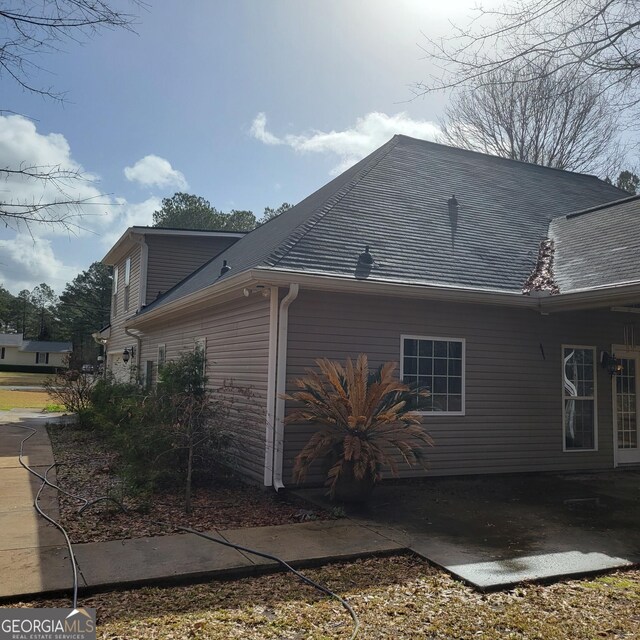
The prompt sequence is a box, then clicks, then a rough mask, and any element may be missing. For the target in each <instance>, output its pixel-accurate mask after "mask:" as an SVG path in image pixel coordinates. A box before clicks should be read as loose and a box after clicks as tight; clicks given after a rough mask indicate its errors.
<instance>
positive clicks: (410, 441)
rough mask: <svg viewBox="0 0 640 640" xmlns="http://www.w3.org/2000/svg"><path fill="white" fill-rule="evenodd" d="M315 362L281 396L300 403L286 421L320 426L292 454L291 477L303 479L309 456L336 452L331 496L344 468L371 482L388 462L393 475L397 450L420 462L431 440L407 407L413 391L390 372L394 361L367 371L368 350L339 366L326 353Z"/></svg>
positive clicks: (321, 456)
mask: <svg viewBox="0 0 640 640" xmlns="http://www.w3.org/2000/svg"><path fill="white" fill-rule="evenodd" d="M316 364H317V365H318V368H319V369H320V373H317V372H315V371H312V370H307V375H306V376H304V377H302V378H299V379H298V380H296V381H295V384H296V386H297V388H298V389H299V391H296V392H294V393H292V394H291V395H286V396H285V398H286V399H288V400H294V401H296V402H298V403H301V404H302V405H303V406H302V407H301V408H299V409H297V410H295V411H294V412H293V413H291V414H290V415H289V416H288V417H287V423H296V422H298V423H299V422H308V423H313V424H317V425H318V426H319V429H318V430H317V431H316V432H315V433H314V434H313V436H312V437H311V439H310V440H309V442H308V443H307V444H306V446H305V447H304V448H303V449H302V451H300V453H299V454H298V456H297V457H296V459H295V465H294V470H293V472H294V480H295V481H296V482H300V481H302V480H304V478H305V476H306V473H307V471H308V469H309V467H310V465H311V464H312V462H314V461H315V460H318V459H324V458H327V457H329V456H331V455H333V456H337V459H335V461H333V460H332V462H333V465H332V466H331V468H330V469H329V472H328V475H327V482H326V484H327V486H328V487H329V493H330V495H331V497H333V496H334V495H335V490H336V484H337V483H338V481H339V480H340V478H341V477H344V476H345V475H347V474H353V477H354V478H355V479H356V480H363V479H364V478H365V477H366V476H367V475H369V477H371V478H372V479H373V481H374V482H376V481H378V480H379V479H380V471H381V469H382V468H383V467H384V466H387V467H388V468H389V469H390V471H391V473H392V474H393V475H395V476H397V474H398V466H397V460H396V458H397V454H399V455H400V458H401V459H402V460H404V462H406V463H407V464H408V465H409V466H414V465H416V464H419V463H421V462H422V449H423V446H432V445H433V441H432V439H431V437H430V436H429V435H428V434H427V433H426V432H425V431H424V429H423V428H422V426H421V424H420V415H419V414H418V413H416V412H415V411H412V410H410V409H409V402H410V400H411V397H415V395H416V391H415V390H413V391H412V390H411V389H410V387H409V386H408V385H406V384H404V383H403V382H402V381H401V380H399V379H398V378H397V377H396V376H395V375H394V372H395V370H396V368H397V365H396V363H394V362H387V363H385V364H383V365H382V366H381V367H380V368H379V369H378V370H376V371H374V372H370V371H369V364H368V361H367V356H366V355H364V354H360V355H359V356H358V358H357V360H356V362H355V363H354V362H353V361H352V360H351V359H350V358H349V359H348V360H347V363H346V366H344V367H343V366H342V365H341V364H340V363H339V362H335V361H331V360H327V359H325V358H323V359H319V360H316ZM418 394H419V395H421V396H424V395H428V393H426V392H418Z"/></svg>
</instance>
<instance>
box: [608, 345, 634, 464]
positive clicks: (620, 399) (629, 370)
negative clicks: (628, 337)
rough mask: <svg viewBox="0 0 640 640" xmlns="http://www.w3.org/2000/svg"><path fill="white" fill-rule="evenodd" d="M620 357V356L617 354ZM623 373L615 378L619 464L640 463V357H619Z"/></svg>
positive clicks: (630, 355) (623, 354)
mask: <svg viewBox="0 0 640 640" xmlns="http://www.w3.org/2000/svg"><path fill="white" fill-rule="evenodd" d="M616 355H618V354H616ZM618 359H619V360H620V364H621V365H622V371H620V372H619V373H618V374H617V375H616V376H615V382H614V385H615V415H616V443H617V444H616V446H617V455H616V461H617V464H633V463H640V446H639V445H640V442H639V440H640V438H639V435H640V434H639V433H638V402H637V401H638V364H639V362H638V361H639V359H640V356H638V355H637V354H632V353H624V352H623V353H620V355H618Z"/></svg>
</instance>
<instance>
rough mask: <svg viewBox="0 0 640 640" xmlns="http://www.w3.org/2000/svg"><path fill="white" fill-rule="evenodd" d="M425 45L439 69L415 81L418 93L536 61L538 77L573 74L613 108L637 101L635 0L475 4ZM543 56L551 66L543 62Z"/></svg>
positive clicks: (477, 82)
mask: <svg viewBox="0 0 640 640" xmlns="http://www.w3.org/2000/svg"><path fill="white" fill-rule="evenodd" d="M425 51H426V53H427V55H428V56H430V58H431V59H432V60H433V61H434V63H435V64H436V66H437V67H438V68H439V69H440V72H441V75H440V76H439V77H437V76H432V77H431V78H429V79H427V80H426V81H424V82H420V83H418V84H417V85H416V86H415V92H416V94H418V95H420V94H424V93H426V92H430V91H434V90H439V89H447V88H454V87H470V86H482V85H485V84H488V83H490V82H492V80H491V76H492V74H494V73H495V72H497V71H500V70H503V69H505V68H507V67H508V68H510V69H513V68H514V65H515V68H516V70H519V71H524V70H525V69H527V68H529V65H530V64H531V63H538V64H539V71H538V76H537V77H538V79H540V78H544V77H548V76H549V75H556V74H560V73H562V72H563V71H571V72H573V73H580V74H582V75H583V76H584V77H589V78H591V79H594V80H596V81H597V82H598V83H599V85H600V86H601V87H602V89H603V90H606V92H607V94H608V95H609V99H610V100H615V102H616V104H617V105H618V106H621V107H632V106H635V105H637V104H638V102H640V93H639V92H638V73H639V70H640V2H639V0H515V1H513V2H511V3H509V4H508V5H505V6H503V7H502V8H501V9H497V10H496V9H492V10H488V9H482V8H480V9H478V10H477V13H476V16H475V19H474V20H472V22H471V23H470V24H469V25H466V26H463V27H461V26H454V33H453V35H452V36H449V37H446V38H441V39H439V40H434V39H428V44H427V46H426V47H425ZM550 57H552V58H553V60H554V62H555V64H554V66H553V67H552V68H549V67H548V66H547V65H546V64H545V62H546V61H547V60H549V58H550ZM522 81H523V82H525V81H526V82H528V81H529V80H522Z"/></svg>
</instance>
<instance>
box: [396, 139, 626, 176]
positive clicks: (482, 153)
mask: <svg viewBox="0 0 640 640" xmlns="http://www.w3.org/2000/svg"><path fill="white" fill-rule="evenodd" d="M395 135H396V137H399V138H406V139H407V140H416V141H417V142H424V143H426V144H433V145H435V146H437V147H444V148H445V149H453V150H454V151H462V152H464V153H473V154H475V155H478V156H485V157H487V158H493V159H495V160H502V161H503V162H516V163H518V164H524V165H528V166H530V167H539V168H540V169H550V170H551V171H560V172H561V173H570V174H572V175H575V176H583V177H585V178H591V179H593V180H598V181H599V182H604V180H603V179H602V178H599V177H598V176H596V175H594V174H593V173H582V172H581V171H572V170H571V169H561V168H560V167H550V166H548V165H546V164H538V163H536V162H529V161H528V160H518V159H517V158H505V157H504V156H498V155H496V154H494V153H488V152H486V151H476V150H475V149H464V148H463V147H454V146H453V145H450V144H444V143H443V142H435V141H433V140H425V139H424V138H414V137H413V136H408V135H406V134H404V133H396V134H395ZM611 186H614V187H615V185H611Z"/></svg>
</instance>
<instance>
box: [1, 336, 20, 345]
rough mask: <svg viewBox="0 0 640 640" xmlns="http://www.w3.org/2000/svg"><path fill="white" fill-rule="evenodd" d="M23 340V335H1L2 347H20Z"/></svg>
mask: <svg viewBox="0 0 640 640" xmlns="http://www.w3.org/2000/svg"><path fill="white" fill-rule="evenodd" d="M22 340H23V337H22V334H21V333H0V347H19V346H20V345H21V344H22Z"/></svg>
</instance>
